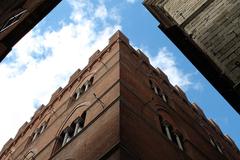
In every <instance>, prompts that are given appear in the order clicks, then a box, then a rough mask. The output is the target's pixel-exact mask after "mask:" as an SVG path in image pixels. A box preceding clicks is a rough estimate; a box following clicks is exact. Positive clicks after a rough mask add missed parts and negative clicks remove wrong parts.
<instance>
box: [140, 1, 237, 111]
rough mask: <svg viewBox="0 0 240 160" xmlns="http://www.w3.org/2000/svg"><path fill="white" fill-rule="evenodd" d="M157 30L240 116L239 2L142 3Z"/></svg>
mask: <svg viewBox="0 0 240 160" xmlns="http://www.w3.org/2000/svg"><path fill="white" fill-rule="evenodd" d="M144 5H145V6H146V8H147V9H148V10H149V11H150V12H151V13H152V14H153V15H154V16H155V18H156V19H157V20H158V21H159V22H160V25H159V28H160V29H161V30H162V31H163V32H164V33H165V34H166V35H167V36H168V37H169V39H170V40H171V41H172V42H173V43H175V45H176V46H177V47H178V48H179V49H180V50H181V51H182V52H183V54H184V55H185V56H186V57H187V58H188V59H189V60H190V61H191V62H192V63H193V65H195V66H196V68H197V69H198V70H199V71H200V72H201V73H202V74H203V75H204V76H205V77H206V78H207V79H208V80H209V82H210V83H211V84H212V85H213V86H214V87H215V88H216V89H217V90H218V92H219V93H220V94H222V96H223V97H224V98H225V99H226V100H227V101H228V102H229V103H230V104H231V105H232V107H233V108H234V109H235V110H236V111H237V112H238V113H240V1H236V0H184V1H183V0H144Z"/></svg>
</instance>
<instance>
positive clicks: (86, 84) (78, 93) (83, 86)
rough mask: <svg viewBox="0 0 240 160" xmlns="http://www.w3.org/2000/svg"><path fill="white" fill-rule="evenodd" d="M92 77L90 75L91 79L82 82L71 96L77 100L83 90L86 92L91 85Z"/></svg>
mask: <svg viewBox="0 0 240 160" xmlns="http://www.w3.org/2000/svg"><path fill="white" fill-rule="evenodd" d="M93 79H94V78H93V77H91V79H90V80H88V81H87V82H86V83H84V84H83V85H82V87H81V88H79V89H77V91H76V92H75V93H74V95H73V98H74V99H76V100H77V99H78V98H79V97H80V96H81V95H82V94H83V93H84V92H86V91H87V90H88V89H89V88H90V87H91V86H92V84H93Z"/></svg>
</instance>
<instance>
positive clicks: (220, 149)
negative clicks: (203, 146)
mask: <svg viewBox="0 0 240 160" xmlns="http://www.w3.org/2000/svg"><path fill="white" fill-rule="evenodd" d="M209 141H210V143H211V145H212V146H213V147H214V148H216V149H217V150H218V152H220V153H221V154H222V153H223V151H222V148H221V147H220V145H219V144H218V143H217V142H215V141H214V140H213V138H212V137H210V138H209Z"/></svg>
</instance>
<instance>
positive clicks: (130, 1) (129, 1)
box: [126, 0, 137, 3]
mask: <svg viewBox="0 0 240 160" xmlns="http://www.w3.org/2000/svg"><path fill="white" fill-rule="evenodd" d="M126 1H127V2H128V3H135V2H136V1H137V0H126Z"/></svg>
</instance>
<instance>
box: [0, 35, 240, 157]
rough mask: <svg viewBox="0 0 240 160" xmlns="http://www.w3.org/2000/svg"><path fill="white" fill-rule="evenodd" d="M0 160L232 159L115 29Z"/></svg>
mask: <svg viewBox="0 0 240 160" xmlns="http://www.w3.org/2000/svg"><path fill="white" fill-rule="evenodd" d="M0 159H1V160H33V159H34V160H48V159H51V160H80V159H81V160H97V159H98V160H106V159H108V160H119V159H124V160H140V159H141V160H160V159H164V160H239V159H240V154H239V150H238V148H237V147H236V145H235V143H234V142H233V140H232V139H231V138H230V137H229V136H226V135H223V133H222V132H221V130H220V128H219V127H218V125H217V124H216V123H215V122H214V121H213V120H208V119H207V118H206V117H205V115H204V113H203V111H202V110H201V109H200V108H199V106H198V105H196V104H192V103H190V102H189V101H188V99H187V97H186V95H185V94H184V92H183V91H182V90H181V89H180V88H179V87H178V86H172V85H171V84H170V83H169V80H168V78H167V76H166V75H165V74H164V73H163V72H162V71H161V70H160V69H159V68H154V67H153V66H152V65H151V64H150V62H149V60H148V58H147V57H146V56H145V55H144V53H142V52H141V51H140V50H135V49H134V48H133V47H132V46H131V45H130V44H129V40H128V38H127V37H126V36H125V35H123V34H122V33H121V32H120V31H117V32H116V33H115V34H114V35H113V36H112V37H111V38H110V39H109V44H108V45H107V46H106V47H105V48H104V49H103V50H102V51H96V52H95V53H94V54H93V55H92V56H91V57H90V58H89V63H88V65H87V66H86V67H85V68H84V69H83V70H80V69H78V70H77V71H76V72H75V73H74V74H73V75H72V76H71V77H70V79H69V82H68V84H67V85H66V86H65V87H64V88H61V87H60V88H58V89H57V90H56V91H55V92H54V93H53V94H52V97H51V100H50V101H49V103H48V104H47V105H42V106H41V107H40V108H39V109H38V110H37V111H36V112H35V114H34V116H33V117H32V119H31V121H30V122H26V123H25V124H23V126H22V127H21V128H20V129H19V131H18V133H17V135H16V136H15V138H14V139H10V140H9V141H8V142H7V143H6V144H5V146H4V147H3V149H2V151H1V153H0Z"/></svg>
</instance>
